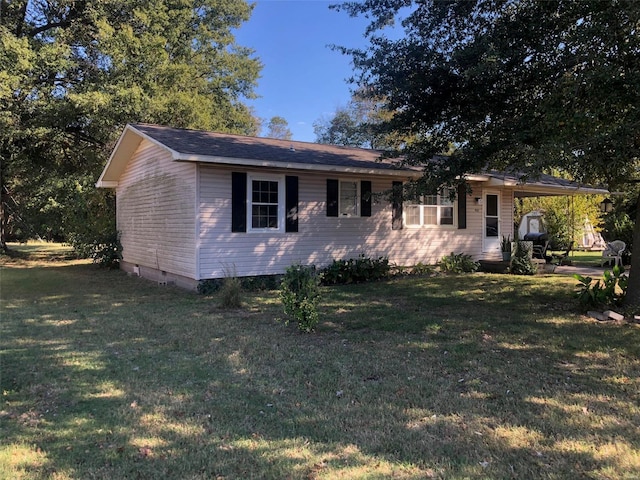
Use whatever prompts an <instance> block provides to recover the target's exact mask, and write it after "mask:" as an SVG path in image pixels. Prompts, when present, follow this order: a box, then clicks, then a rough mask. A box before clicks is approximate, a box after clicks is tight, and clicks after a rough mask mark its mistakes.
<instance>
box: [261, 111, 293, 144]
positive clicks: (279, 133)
mask: <svg viewBox="0 0 640 480" xmlns="http://www.w3.org/2000/svg"><path fill="white" fill-rule="evenodd" d="M292 136H293V134H292V133H291V130H290V129H289V122H287V119H286V118H284V117H278V116H275V117H271V120H269V123H268V124H267V137H269V138H279V139H281V140H291V137H292Z"/></svg>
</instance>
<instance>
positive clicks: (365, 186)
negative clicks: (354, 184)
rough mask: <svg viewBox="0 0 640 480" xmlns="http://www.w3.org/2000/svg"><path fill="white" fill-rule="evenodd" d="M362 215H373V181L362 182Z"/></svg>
mask: <svg viewBox="0 0 640 480" xmlns="http://www.w3.org/2000/svg"><path fill="white" fill-rule="evenodd" d="M360 216H361V217H370V216H371V182H369V181H365V180H363V181H362V182H360Z"/></svg>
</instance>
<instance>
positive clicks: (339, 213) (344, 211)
mask: <svg viewBox="0 0 640 480" xmlns="http://www.w3.org/2000/svg"><path fill="white" fill-rule="evenodd" d="M372 198H373V197H372V194H371V181H369V180H338V179H333V178H328V179H327V217H370V216H371V205H372Z"/></svg>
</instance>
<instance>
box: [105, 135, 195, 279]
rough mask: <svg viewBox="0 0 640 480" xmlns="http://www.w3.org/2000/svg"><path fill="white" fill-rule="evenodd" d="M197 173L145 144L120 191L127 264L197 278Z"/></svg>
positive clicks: (124, 176)
mask: <svg viewBox="0 0 640 480" xmlns="http://www.w3.org/2000/svg"><path fill="white" fill-rule="evenodd" d="M195 169H196V167H195V165H193V164H189V163H181V162H176V161H173V160H172V159H171V156H170V155H169V153H168V152H166V151H165V150H163V149H161V148H159V147H157V146H156V145H154V144H152V143H150V142H148V141H146V140H143V141H142V143H141V144H140V147H139V148H138V150H137V151H136V152H135V154H134V155H133V157H132V158H131V160H130V161H129V163H128V165H127V168H126V169H125V171H124V173H123V174H122V176H121V178H120V181H119V185H118V188H117V190H116V195H117V205H118V209H117V226H118V230H119V231H120V232H121V241H122V247H123V252H122V256H123V260H125V261H126V262H129V263H132V264H138V265H143V266H147V267H151V268H156V269H159V270H164V271H167V272H172V273H176V274H179V275H183V276H186V277H189V278H195V267H196V261H195V258H196V257H195V237H196V235H195V231H196V218H195V211H196V207H195V198H196V193H195V192H196V176H195V171H196V170H195Z"/></svg>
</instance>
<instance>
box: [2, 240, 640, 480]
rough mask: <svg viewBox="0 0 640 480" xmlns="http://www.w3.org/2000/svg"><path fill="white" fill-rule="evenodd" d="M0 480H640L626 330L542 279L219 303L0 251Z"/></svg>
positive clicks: (564, 280) (466, 278)
mask: <svg viewBox="0 0 640 480" xmlns="http://www.w3.org/2000/svg"><path fill="white" fill-rule="evenodd" d="M0 261H1V262H2V263H3V266H2V269H1V270H0V276H1V284H0V287H1V291H0V294H1V302H2V304H1V315H2V317H1V318H2V321H1V331H0V353H1V357H0V361H1V363H0V374H1V376H0V383H1V387H0V391H2V405H0V431H1V432H2V433H1V435H0V478H2V479H5V478H6V479H16V478H17V479H20V478H29V479H44V478H47V479H48V478H53V479H79V478H82V479H84V478H98V479H115V478H140V479H157V478H176V479H184V478H189V479H200V478H202V479H211V478H213V479H215V478H218V479H252V478H255V479H270V478H272V479H288V478H290V479H334V478H343V479H385V478H401V479H425V478H442V479H468V478H471V479H475V478H487V479H511V478H518V479H537V478H549V479H552V478H557V479H579V478H585V479H586V478H589V479H593V478H601V479H638V478H640V430H639V429H638V426H639V425H640V405H639V399H640V327H639V326H638V325H633V324H616V323H598V322H595V321H593V320H591V319H589V318H587V317H585V316H582V315H580V314H579V313H577V304H576V303H575V300H574V299H573V298H572V291H573V288H574V284H575V280H573V279H571V278H570V277H563V276H560V275H546V276H536V277H516V276H509V275H490V274H473V275H463V276H438V277H433V278H411V279H408V278H405V279H397V280H390V281H385V282H379V283H374V284H367V285H354V286H347V287H332V288H324V289H323V294H324V297H323V301H322V304H321V324H320V326H319V329H318V331H317V332H316V333H314V334H310V335H307V334H301V333H298V332H297V330H296V328H295V326H293V325H289V326H285V325H284V324H283V323H282V322H281V321H279V319H281V318H282V313H281V312H282V308H281V305H280V304H279V301H278V299H277V292H263V293H248V294H246V297H245V305H244V307H243V308H242V309H240V310H232V311H230V310H223V309H221V308H219V307H218V299H217V298H216V296H215V295H214V296H210V297H205V296H198V295H196V294H193V293H189V292H185V291H182V290H179V289H176V288H172V287H166V286H165V287H161V286H157V285H155V284H153V283H150V282H147V281H144V280H141V279H138V278H135V277H128V276H126V275H125V274H124V273H122V272H120V271H107V270H100V269H98V268H97V267H95V266H93V265H91V264H89V263H86V262H84V261H77V260H72V259H69V257H68V252H67V253H64V252H61V251H58V252H57V254H56V255H54V258H53V259H50V258H49V257H48V255H47V252H46V248H34V249H33V251H31V252H29V251H27V250H23V253H22V254H21V255H20V256H19V258H11V259H9V258H6V257H5V258H4V259H2V260H0Z"/></svg>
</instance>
